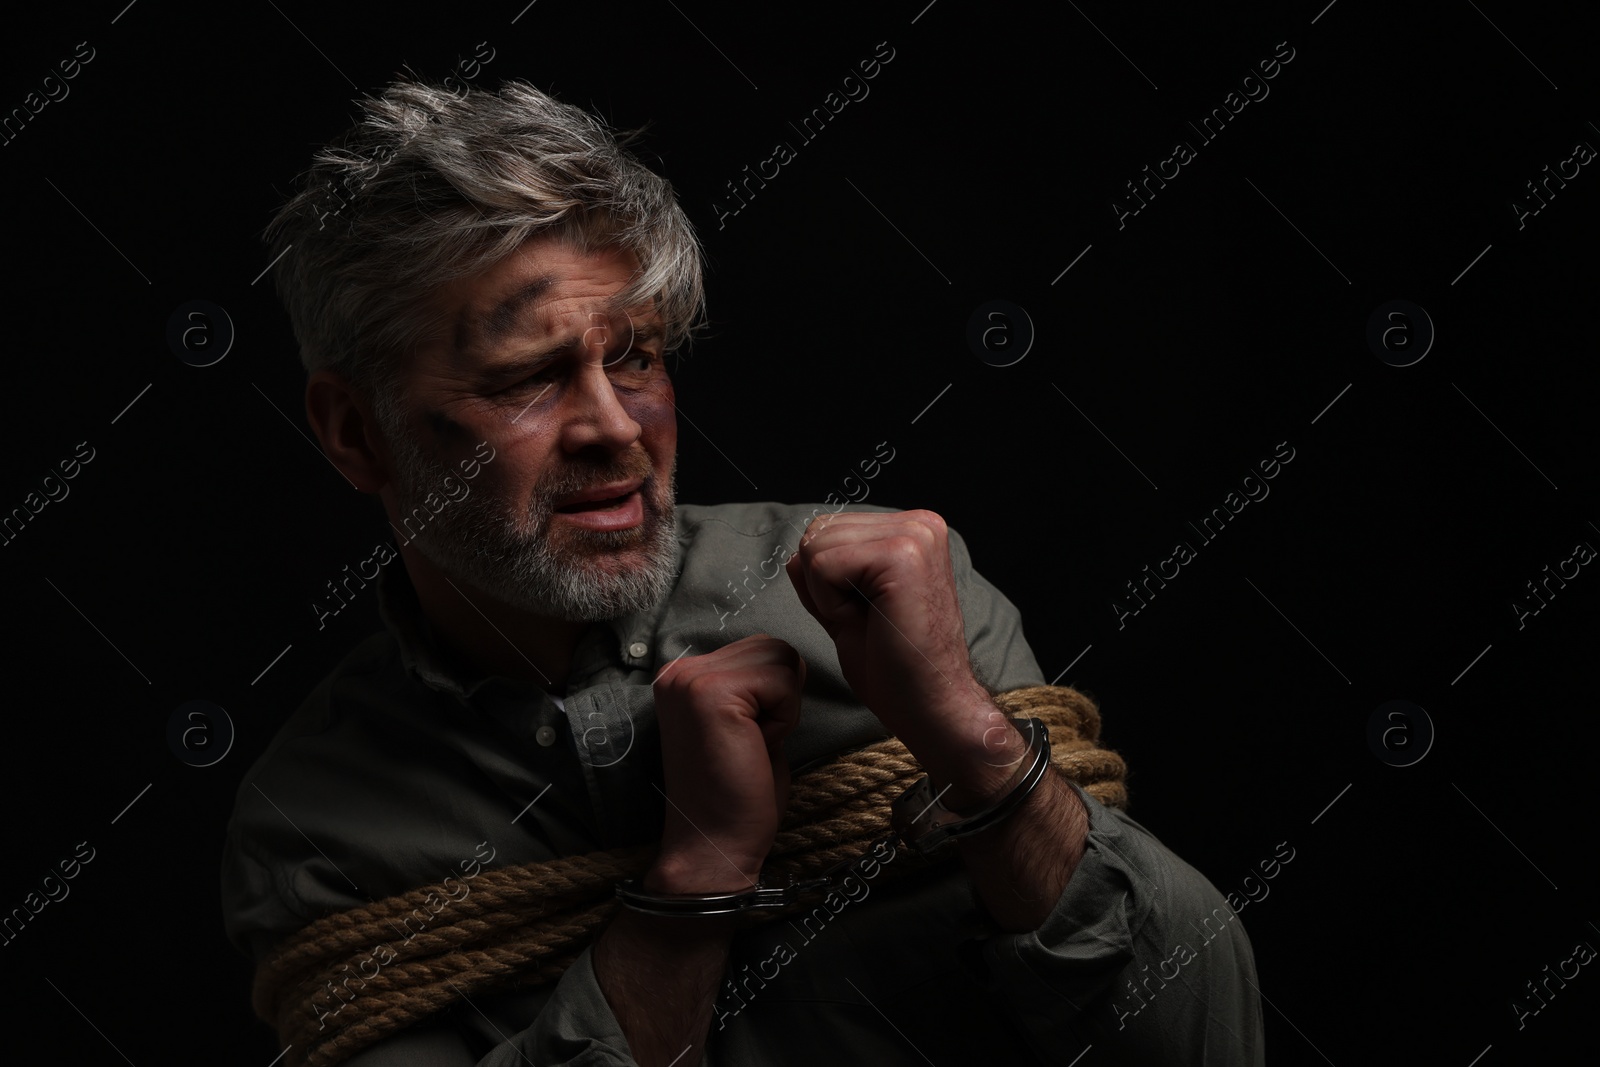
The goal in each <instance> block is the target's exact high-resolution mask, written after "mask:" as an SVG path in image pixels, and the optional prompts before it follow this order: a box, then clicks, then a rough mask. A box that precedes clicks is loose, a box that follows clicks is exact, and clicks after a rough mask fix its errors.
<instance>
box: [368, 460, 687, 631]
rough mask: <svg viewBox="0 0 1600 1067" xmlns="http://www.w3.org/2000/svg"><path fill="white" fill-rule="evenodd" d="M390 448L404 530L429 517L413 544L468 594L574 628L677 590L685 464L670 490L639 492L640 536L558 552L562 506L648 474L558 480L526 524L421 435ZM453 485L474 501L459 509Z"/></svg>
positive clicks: (538, 497) (568, 537)
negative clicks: (554, 525) (431, 500)
mask: <svg viewBox="0 0 1600 1067" xmlns="http://www.w3.org/2000/svg"><path fill="white" fill-rule="evenodd" d="M389 440H390V442H391V450H392V453H393V456H394V461H395V468H396V469H395V499H396V503H397V505H398V507H399V510H400V516H401V522H402V524H404V521H405V518H406V517H407V516H409V515H411V514H412V513H413V511H414V509H417V508H419V507H420V508H421V509H422V510H421V514H422V515H427V516H429V518H428V521H427V523H426V525H424V526H422V527H421V528H420V529H418V530H415V532H413V533H412V534H411V543H412V544H413V545H415V546H416V547H417V550H418V551H419V552H421V553H422V555H423V556H425V557H426V558H427V559H428V560H429V561H430V562H431V563H433V565H434V566H436V567H438V568H439V569H440V570H441V571H442V572H444V573H445V574H446V575H448V576H449V577H450V578H451V579H453V580H454V581H455V582H456V583H457V584H458V585H459V584H461V583H463V582H465V583H467V584H470V585H472V586H475V587H477V588H478V589H481V590H483V591H484V592H485V593H488V594H489V595H490V596H493V597H494V598H495V599H497V600H500V601H502V602H503V603H506V604H509V605H511V606H512V607H515V608H520V609H521V610H523V611H527V612H530V613H532V614H534V615H539V616H543V617H546V618H556V619H565V620H568V621H572V622H597V621H601V620H605V619H615V618H620V617H621V616H624V615H631V614H633V613H635V612H639V611H644V610H645V609H647V608H650V607H653V606H654V605H656V604H657V603H659V602H660V601H661V599H662V598H663V597H665V596H666V594H667V592H668V591H669V590H670V589H671V588H672V583H673V580H674V579H675V578H676V577H677V528H676V524H675V522H674V514H675V502H676V499H677V460H676V458H674V460H673V465H672V468H671V470H670V471H669V473H668V477H667V481H666V484H665V485H662V484H660V483H659V481H658V479H657V478H656V477H655V475H654V474H653V473H651V474H644V479H645V480H644V484H643V485H641V486H640V487H639V494H640V499H641V502H642V503H643V506H644V521H643V523H642V524H641V525H640V526H638V527H635V528H633V529H630V530H584V529H576V528H572V527H566V528H564V529H562V530H561V531H560V537H559V543H557V544H552V541H551V536H550V534H551V531H550V518H551V515H552V514H553V513H554V510H555V509H554V506H553V502H554V501H555V500H558V499H560V498H561V497H563V496H566V495H569V494H571V493H575V492H579V491H581V490H583V489H586V488H589V487H591V486H595V485H599V484H602V483H605V482H612V481H623V480H627V479H628V478H629V477H630V473H631V476H633V477H637V476H639V475H640V474H641V473H643V472H642V471H640V470H637V469H635V470H633V471H631V472H629V471H627V470H626V469H625V468H622V467H620V466H619V465H617V464H613V465H610V466H609V467H605V468H601V467H596V466H593V465H590V466H588V467H577V466H570V467H568V468H566V469H565V470H563V471H562V472H561V473H560V474H558V475H557V476H556V477H554V478H549V479H541V482H540V484H539V485H538V486H536V487H535V489H534V493H533V499H532V500H531V501H530V503H529V506H528V510H527V512H526V513H525V514H522V515H517V514H513V513H512V510H511V509H510V508H509V507H508V506H507V505H506V504H505V502H504V501H503V500H502V499H500V498H498V497H496V496H493V495H491V494H490V493H489V492H487V491H485V490H481V489H480V490H476V491H473V487H472V483H471V482H469V481H467V480H466V479H465V478H463V477H462V476H461V474H460V472H459V471H457V470H454V469H452V468H450V467H447V466H445V465H443V464H442V463H440V462H439V461H438V460H437V459H436V458H435V457H434V456H433V455H432V454H430V453H428V452H426V451H424V450H423V449H422V447H421V446H420V445H418V444H417V442H416V440H415V439H414V438H413V437H411V435H409V434H407V433H405V432H404V431H401V432H400V433H398V434H391V435H390V436H389ZM490 462H491V463H492V462H493V461H492V460H491V461H490ZM446 478H450V479H453V480H454V482H455V483H457V484H459V485H462V486H465V487H466V488H467V489H468V490H469V492H468V495H466V496H464V497H460V498H459V499H456V500H450V499H449V498H448V496H446V494H445V492H444V485H445V479H446ZM547 482H548V484H546V483H547ZM430 492H432V493H437V494H438V495H439V497H441V498H444V499H445V505H444V507H443V508H442V509H441V510H440V511H439V512H438V514H432V512H431V511H430V510H429V509H428V508H427V506H426V505H425V504H423V498H424V497H426V496H427V495H428V494H429V493H430ZM563 525H565V524H563ZM397 532H398V531H397Z"/></svg>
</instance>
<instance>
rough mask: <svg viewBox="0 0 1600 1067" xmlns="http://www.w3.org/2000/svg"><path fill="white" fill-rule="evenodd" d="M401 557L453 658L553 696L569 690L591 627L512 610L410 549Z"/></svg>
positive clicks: (404, 548)
mask: <svg viewBox="0 0 1600 1067" xmlns="http://www.w3.org/2000/svg"><path fill="white" fill-rule="evenodd" d="M400 556H401V558H402V559H403V560H404V561H405V565H406V573H407V574H408V575H409V576H410V578H411V584H412V586H413V587H414V588H415V589H416V591H417V600H418V602H419V603H420V604H421V606H422V612H423V614H424V615H425V616H426V617H427V619H428V623H429V625H431V626H432V627H433V634H434V637H435V639H436V640H437V641H438V642H439V644H440V645H442V646H444V648H445V649H446V650H447V651H448V652H449V653H450V654H451V655H452V656H453V657H455V658H456V659H458V660H459V661H461V662H463V663H466V664H469V665H471V666H472V667H474V668H476V669H478V670H481V671H484V672H485V673H488V674H498V675H503V676H505V677H507V678H516V679H520V680H523V681H529V682H534V683H536V684H538V685H541V686H543V687H544V688H545V689H546V690H548V691H550V692H554V693H560V692H563V691H564V690H565V689H566V687H567V674H568V671H569V668H570V666H571V664H572V653H573V651H574V650H575V649H576V648H577V647H578V642H579V640H580V639H581V638H582V637H583V634H584V632H585V631H586V630H587V629H588V628H589V625H590V624H589V623H586V622H570V621H568V620H565V619H552V618H549V617H547V616H542V615H534V614H531V613H529V612H527V611H523V610H522V609H520V608H516V607H512V606H511V605H509V604H506V603H505V602H503V601H501V600H498V599H496V598H495V597H494V596H493V595H492V594H490V593H488V592H486V591H484V590H482V589H479V588H478V587H477V586H475V585H470V584H468V583H465V582H462V581H459V580H457V579H453V578H447V577H446V576H445V574H444V572H443V571H441V570H439V568H438V567H436V566H434V564H433V563H432V562H431V561H430V560H428V559H427V557H425V556H423V555H422V553H420V552H418V551H417V550H416V548H415V547H414V546H412V545H410V544H406V545H403V546H401V548H400Z"/></svg>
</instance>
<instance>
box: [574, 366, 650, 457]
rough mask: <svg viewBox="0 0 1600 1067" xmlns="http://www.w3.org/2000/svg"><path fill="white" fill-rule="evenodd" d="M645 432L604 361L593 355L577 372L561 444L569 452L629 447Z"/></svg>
mask: <svg viewBox="0 0 1600 1067" xmlns="http://www.w3.org/2000/svg"><path fill="white" fill-rule="evenodd" d="M643 433H644V430H643V428H642V427H641V426H640V425H639V423H638V422H637V421H635V420H634V418H633V416H632V415H631V414H629V413H628V409H627V408H625V407H623V405H622V402H621V400H620V399H618V397H617V390H616V386H614V385H613V384H612V382H611V376H610V375H609V374H608V373H607V372H606V368H605V366H604V363H603V358H602V357H601V356H599V355H598V354H592V355H590V357H589V358H588V359H585V360H584V362H583V367H582V369H581V370H579V371H576V372H575V375H574V381H573V383H572V388H571V392H570V394H569V398H568V408H567V411H566V412H565V413H564V422H563V424H562V427H561V445H562V447H563V448H564V449H565V450H566V451H567V452H572V453H576V452H582V451H584V450H585V449H593V448H598V449H604V450H605V451H606V452H621V451H624V450H626V449H628V448H630V447H631V446H632V445H633V444H634V442H636V441H638V440H639V438H640V437H641V436H642V435H643Z"/></svg>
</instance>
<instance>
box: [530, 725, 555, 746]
mask: <svg viewBox="0 0 1600 1067" xmlns="http://www.w3.org/2000/svg"><path fill="white" fill-rule="evenodd" d="M533 739H534V740H535V741H537V742H539V743H540V744H541V745H543V746H544V747H545V748H549V747H550V746H551V745H553V744H555V743H556V728H555V727H554V726H541V727H539V729H538V730H537V731H535V733H534V735H533Z"/></svg>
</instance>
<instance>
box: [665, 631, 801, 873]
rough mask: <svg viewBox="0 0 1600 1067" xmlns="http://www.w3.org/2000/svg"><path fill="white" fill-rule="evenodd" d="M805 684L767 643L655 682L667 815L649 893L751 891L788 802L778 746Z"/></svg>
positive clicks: (680, 662)
mask: <svg viewBox="0 0 1600 1067" xmlns="http://www.w3.org/2000/svg"><path fill="white" fill-rule="evenodd" d="M805 679H806V664H805V660H803V659H801V658H800V654H799V653H798V652H796V651H795V650H794V649H793V648H791V647H790V646H789V645H788V644H787V643H786V642H783V641H780V640H778V639H777V638H775V637H768V636H767V635H766V634H753V635H751V636H750V637H746V638H742V639H741V640H738V641H735V642H733V643H732V644H729V645H725V646H724V647H722V648H719V649H717V650H716V651H714V652H709V653H707V654H705V655H703V656H692V657H691V656H684V657H681V658H679V659H677V660H675V661H673V662H672V663H669V664H667V665H666V666H664V667H662V668H661V670H660V671H659V672H658V673H657V675H656V681H655V706H656V721H657V723H658V724H659V727H660V730H661V761H662V766H663V770H664V772H665V777H666V795H667V815H666V825H665V827H664V828H663V830H662V835H661V851H660V852H659V854H658V855H657V858H656V862H655V865H654V866H653V867H652V868H651V869H650V871H649V872H647V873H646V875H645V877H644V888H645V889H646V890H648V891H651V892H658V893H721V892H733V891H737V890H742V889H749V888H750V887H751V886H752V885H754V884H755V883H756V880H757V878H758V877H759V876H760V873H761V865H762V863H763V862H765V860H766V857H767V853H768V852H769V851H770V850H771V848H772V840H773V838H774V837H775V836H776V835H777V832H778V823H779V820H780V819H781V818H782V817H783V811H784V806H785V804H786V803H787V802H788V799H789V764H788V761H787V760H786V759H785V758H784V755H783V739H784V738H785V737H787V736H788V735H789V733H790V732H791V731H792V730H793V729H794V727H795V724H796V723H797V722H799V719H800V690H801V688H802V687H803V686H804V684H805Z"/></svg>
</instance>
